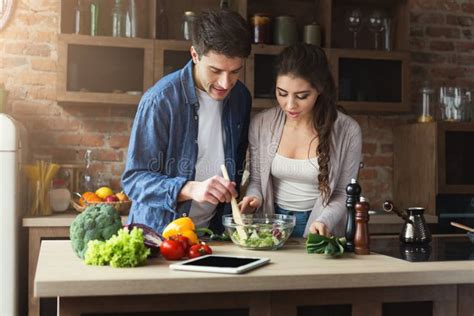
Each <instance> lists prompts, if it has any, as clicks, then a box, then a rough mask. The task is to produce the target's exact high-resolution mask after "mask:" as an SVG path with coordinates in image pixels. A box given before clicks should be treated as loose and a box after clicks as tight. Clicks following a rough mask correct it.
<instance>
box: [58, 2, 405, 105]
mask: <svg viewBox="0 0 474 316" xmlns="http://www.w3.org/2000/svg"><path fill="white" fill-rule="evenodd" d="M85 2H86V3H87V4H88V3H90V1H85ZM76 3H77V1H75V0H65V1H62V2H61V21H60V31H61V33H63V34H60V37H59V69H58V85H57V90H58V101H59V102H60V103H62V104H67V103H84V104H96V103H99V104H122V105H127V104H128V105H136V104H137V100H139V98H140V97H139V96H137V95H127V94H125V93H120V94H117V93H112V91H113V90H121V91H123V92H126V91H140V92H143V91H145V90H146V89H147V88H148V87H150V86H151V85H153V83H154V82H156V81H158V80H159V79H161V78H162V77H163V76H164V75H166V74H169V73H171V72H173V71H175V70H177V69H180V68H181V67H182V66H184V64H186V62H187V61H189V60H190V53H189V48H190V46H191V42H190V41H186V40H183V36H182V28H181V24H182V16H183V13H184V12H185V11H196V12H199V11H201V10H208V9H217V8H218V5H219V1H217V0H200V1H197V0H181V1H174V0H144V1H137V3H139V12H141V15H140V19H139V25H140V29H141V30H143V31H142V35H141V36H142V37H145V38H146V39H143V38H113V37H110V36H94V37H93V36H87V35H76V34H70V33H72V32H73V30H74V7H75V5H76ZM100 3H101V5H102V4H103V6H102V7H101V13H102V16H105V15H104V14H105V13H104V12H110V10H111V8H112V6H113V1H112V0H104V1H101V2H100ZM230 5H231V9H233V10H235V11H237V12H239V13H240V14H241V15H242V16H243V17H244V18H246V19H247V20H248V21H250V18H251V17H252V16H253V15H254V14H257V13H262V12H264V13H266V14H269V15H270V16H271V17H276V16H279V15H294V16H297V17H298V18H297V27H298V33H299V38H300V40H302V34H303V26H304V25H306V24H309V23H312V22H317V23H318V24H319V25H320V26H321V31H322V46H323V47H324V49H325V50H326V54H327V55H328V58H329V61H330V65H331V70H332V72H333V75H334V78H335V80H336V85H337V86H338V88H339V91H338V104H339V105H342V106H343V107H344V108H345V109H346V110H347V111H348V112H349V113H367V114H369V113H377V114H388V113H406V112H409V111H410V106H409V100H408V96H409V92H410V91H409V71H408V69H409V54H408V51H407V47H408V44H407V42H408V29H407V20H408V18H407V12H408V10H407V8H406V1H403V0H386V1H382V2H380V1H376V0H320V1H316V2H315V1H314V0H299V1H291V0H232V1H230ZM356 7H357V8H361V10H362V11H363V13H364V14H365V16H366V17H367V16H368V14H369V13H370V12H372V11H373V10H375V9H381V10H383V11H384V12H385V13H386V15H387V16H389V17H390V18H391V20H392V29H393V31H392V33H393V36H392V37H393V41H392V47H393V49H394V50H393V51H375V50H370V49H371V48H372V47H371V46H370V43H373V41H371V39H373V35H374V34H373V33H372V32H370V31H369V30H368V29H367V27H364V28H363V30H361V32H360V33H361V34H360V43H361V47H362V48H365V49H363V50H356V49H349V48H350V47H351V45H352V33H351V32H350V31H349V30H348V29H347V27H346V26H345V24H344V23H342V22H341V21H344V18H345V15H346V14H347V12H348V10H350V9H353V8H356ZM103 19H104V21H108V20H107V19H105V18H103ZM108 19H110V18H109V17H108ZM104 21H103V22H102V24H104V23H105V26H103V28H102V34H106V35H107V34H109V33H110V32H109V30H108V29H107V26H108V25H109V24H111V23H108V22H104ZM80 46H85V47H92V50H94V49H95V50H96V52H97V53H96V54H98V55H100V54H101V52H109V54H110V56H111V57H110V60H109V58H107V59H106V60H104V62H103V63H97V64H96V67H91V65H94V63H93V62H92V61H87V60H94V57H93V56H92V57H88V58H87V57H85V58H82V61H83V63H84V64H86V65H88V67H82V68H80V70H84V69H87V71H94V72H96V73H95V74H94V76H93V77H91V78H92V79H95V78H100V77H102V78H103V79H101V80H102V81H101V83H102V85H103V86H104V87H103V89H102V90H104V89H108V90H111V91H90V90H91V89H90V88H86V91H80V90H81V88H83V87H79V88H78V86H77V85H76V86H75V85H74V84H73V85H72V87H71V80H70V79H71V76H72V74H71V63H74V60H73V59H74V58H75V57H74V53H72V52H74V51H76V53H78V51H80V49H81V48H80ZM107 48H111V50H107ZM283 48H284V46H278V45H262V44H254V45H253V46H252V52H251V55H250V56H249V58H248V59H247V60H246V62H245V66H244V71H243V72H242V75H241V81H243V82H244V83H245V84H246V86H247V87H248V88H249V90H250V92H251V94H252V97H253V107H254V108H255V109H263V108H268V107H272V106H275V105H276V100H275V97H274V71H273V61H274V59H275V56H276V55H277V54H279V53H280V52H281V51H282V50H283ZM134 49H138V50H140V51H143V58H142V57H137V56H138V54H137V53H136V52H134ZM76 55H77V54H76ZM114 56H115V57H114ZM120 56H121V57H120ZM76 59H77V58H76ZM114 59H115V60H119V61H120V65H119V63H118V62H117V63H115V64H114V62H113V60H114ZM84 60H86V62H84ZM379 65H381V66H382V68H380V69H383V73H382V71H376V70H378V69H379V67H378V66H379ZM75 67H77V66H75ZM351 69H352V70H351ZM354 69H355V70H357V69H360V70H361V71H355V70H354ZM348 70H349V71H348ZM73 71H74V69H73ZM101 72H103V73H104V74H106V75H101V76H98V75H97V73H101ZM350 72H352V73H353V75H351V76H350V77H352V80H355V81H354V82H356V81H357V82H358V83H359V82H361V83H363V84H364V85H365V88H364V89H365V90H366V91H362V92H360V91H359V92H357V91H356V92H354V91H351V89H349V90H347V89H348V88H347V82H348V81H347V73H350ZM364 72H366V73H367V75H368V77H367V78H366V79H364V80H365V81H364V80H361V79H363V78H361V76H362V74H363V73H364ZM387 72H388V73H389V75H387ZM123 73H125V74H126V75H121V74H123ZM381 73H382V75H383V77H382V79H380V78H381ZM356 75H357V76H359V77H357V76H356ZM117 78H121V79H122V81H123V82H121V83H120V84H118V83H114V80H117ZM68 79H69V80H68ZM356 79H357V80H356ZM83 81H84V80H83ZM126 81H128V83H126ZM124 82H125V83H124ZM374 82H375V84H373V83H374ZM72 83H74V81H73V82H72ZM86 83H87V84H92V82H86ZM121 84H124V85H125V87H114V85H121ZM371 85H375V88H374V90H371V91H368V90H369V89H368V87H370V86H371ZM377 85H379V86H378V87H377ZM95 86H98V84H95ZM353 86H354V85H352V86H351V87H353ZM87 90H89V91H87ZM92 90H94V89H92ZM98 90H101V89H98ZM359 90H360V89H359ZM348 91H349V92H348ZM393 91H395V92H396V95H391V93H392V92H393ZM369 92H370V93H369ZM373 92H376V93H377V95H376V96H375V97H374V95H373V94H374V93H373Z"/></svg>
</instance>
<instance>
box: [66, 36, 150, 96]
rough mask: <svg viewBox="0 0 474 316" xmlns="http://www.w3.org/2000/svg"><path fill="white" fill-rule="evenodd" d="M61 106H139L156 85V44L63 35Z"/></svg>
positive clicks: (144, 40) (124, 39)
mask: <svg viewBox="0 0 474 316" xmlns="http://www.w3.org/2000/svg"><path fill="white" fill-rule="evenodd" d="M58 49H59V52H58V55H59V63H58V65H59V66H58V68H59V69H58V77H57V98H58V99H57V100H58V102H59V103H61V104H70V103H73V104H76V103H81V104H117V105H137V104H138V102H139V100H140V96H141V94H142V93H143V91H145V90H146V89H147V88H148V87H150V86H151V85H152V84H153V68H152V67H151V65H152V63H153V41H152V40H146V39H137V38H134V39H130V38H113V37H104V36H95V37H91V36H87V35H76V34H60V36H59V48H58Z"/></svg>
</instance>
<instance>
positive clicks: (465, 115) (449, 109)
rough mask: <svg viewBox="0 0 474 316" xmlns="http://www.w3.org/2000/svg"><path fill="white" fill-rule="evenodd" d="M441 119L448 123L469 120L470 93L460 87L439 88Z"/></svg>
mask: <svg viewBox="0 0 474 316" xmlns="http://www.w3.org/2000/svg"><path fill="white" fill-rule="evenodd" d="M439 98H440V100H439V106H440V111H441V118H442V119H443V121H448V122H465V121H468V120H469V111H470V103H471V93H470V92H469V91H467V90H465V89H462V88H460V87H441V88H440V93H439Z"/></svg>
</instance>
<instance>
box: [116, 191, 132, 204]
mask: <svg viewBox="0 0 474 316" xmlns="http://www.w3.org/2000/svg"><path fill="white" fill-rule="evenodd" d="M115 196H116V197H117V198H118V199H119V201H121V202H126V201H129V199H128V196H127V195H126V194H125V193H123V191H121V192H119V193H116V194H115Z"/></svg>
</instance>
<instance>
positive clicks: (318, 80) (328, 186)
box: [239, 44, 362, 236]
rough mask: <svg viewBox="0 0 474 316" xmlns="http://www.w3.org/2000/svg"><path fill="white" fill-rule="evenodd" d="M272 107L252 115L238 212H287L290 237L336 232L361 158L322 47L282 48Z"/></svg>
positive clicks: (352, 125) (354, 129)
mask: <svg viewBox="0 0 474 316" xmlns="http://www.w3.org/2000/svg"><path fill="white" fill-rule="evenodd" d="M276 98H277V101H278V104H279V107H276V108H273V109H269V110H266V111H264V112H262V113H259V114H257V115H256V116H255V117H254V119H253V120H252V122H251V125H250V131H249V144H250V183H249V186H248V189H247V193H246V196H245V197H244V198H243V199H242V201H241V202H240V204H239V207H240V210H241V212H243V213H249V212H254V211H256V210H257V209H259V208H262V209H263V212H265V213H270V214H271V213H276V214H293V215H295V216H296V227H295V229H294V231H293V236H303V235H305V236H306V234H307V233H308V232H311V233H318V234H321V235H325V236H329V235H336V236H343V235H344V232H345V224H346V206H345V200H346V193H345V188H346V186H347V184H348V183H349V182H350V179H351V178H355V177H356V175H357V171H358V168H359V163H360V161H361V147H362V137H361V130H360V127H359V125H358V124H357V122H356V121H355V120H353V119H352V118H350V117H349V116H347V115H345V114H343V113H341V112H339V111H337V110H336V89H335V84H334V79H333V78H332V75H331V72H330V70H329V65H328V62H327V58H326V54H325V53H324V51H323V50H322V49H321V48H319V47H317V46H314V45H308V44H297V45H295V46H290V47H287V48H285V49H284V50H283V52H282V53H281V54H280V55H279V56H278V60H277V78H276Z"/></svg>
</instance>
